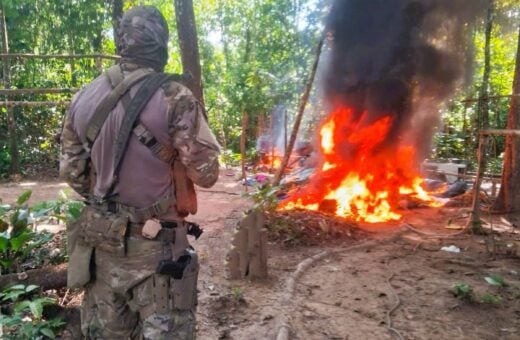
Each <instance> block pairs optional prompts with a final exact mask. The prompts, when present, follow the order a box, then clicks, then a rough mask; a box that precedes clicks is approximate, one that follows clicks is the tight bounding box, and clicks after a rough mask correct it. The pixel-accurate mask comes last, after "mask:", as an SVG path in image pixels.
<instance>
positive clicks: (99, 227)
mask: <svg viewBox="0 0 520 340" xmlns="http://www.w3.org/2000/svg"><path fill="white" fill-rule="evenodd" d="M85 211H86V212H85V219H84V220H83V221H82V223H81V233H80V239H81V240H82V241H83V242H84V243H85V244H86V245H89V246H91V247H95V248H96V249H99V250H101V251H104V252H107V253H111V254H115V255H118V256H124V255H125V235H126V230H127V228H128V222H129V220H128V216H125V215H122V214H119V213H111V212H107V211H101V210H98V209H96V208H95V207H92V206H87V207H85Z"/></svg>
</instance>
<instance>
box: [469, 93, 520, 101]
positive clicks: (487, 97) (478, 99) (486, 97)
mask: <svg viewBox="0 0 520 340" xmlns="http://www.w3.org/2000/svg"><path fill="white" fill-rule="evenodd" d="M519 96H520V94H518V93H517V94H505V95H497V96H483V97H482V98H468V99H464V100H461V101H460V102H461V103H471V102H478V101H482V100H492V99H503V98H512V97H519Z"/></svg>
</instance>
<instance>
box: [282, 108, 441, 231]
mask: <svg viewBox="0 0 520 340" xmlns="http://www.w3.org/2000/svg"><path fill="white" fill-rule="evenodd" d="M368 116H369V115H368V113H367V112H364V113H363V114H361V115H360V117H354V114H353V110H352V109H350V108H347V107H340V108H338V109H336V110H335V111H334V112H333V113H332V114H331V115H330V116H329V118H328V119H327V120H326V121H325V122H324V123H323V124H322V125H321V128H320V146H321V152H322V155H323V160H322V163H321V166H320V167H319V168H318V170H317V172H316V173H315V174H314V175H313V177H312V178H311V182H310V183H309V184H308V185H306V186H305V187H303V188H299V189H298V190H297V191H295V192H293V193H292V195H291V196H290V197H289V198H288V199H287V200H285V201H283V202H281V204H280V206H279V209H281V210H290V209H294V208H300V209H307V210H332V211H333V212H334V213H335V214H336V215H338V216H342V217H349V218H353V219H355V220H356V221H365V222H368V223H378V222H385V221H391V220H399V219H400V218H401V217H402V215H401V214H400V213H399V212H397V211H396V210H397V207H398V206H399V200H401V199H402V197H403V195H408V196H410V197H413V198H414V199H417V200H421V201H424V202H426V203H428V204H430V205H438V203H437V202H435V201H434V200H433V199H432V198H431V197H430V196H429V195H428V193H427V192H426V191H425V190H424V189H423V188H422V186H421V184H422V183H423V179H422V178H421V177H420V176H419V173H418V171H417V170H416V169H417V167H416V159H415V149H414V147H413V145H387V144H389V143H387V142H386V140H387V137H388V134H389V132H390V129H391V127H392V120H393V117H392V116H391V115H385V116H383V117H382V118H379V119H377V120H375V121H373V122H370V121H369V117H368ZM367 121H368V122H367Z"/></svg>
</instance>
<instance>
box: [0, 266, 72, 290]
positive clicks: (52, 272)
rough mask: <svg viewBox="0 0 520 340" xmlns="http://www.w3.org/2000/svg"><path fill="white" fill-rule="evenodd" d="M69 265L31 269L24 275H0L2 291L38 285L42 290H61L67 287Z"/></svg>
mask: <svg viewBox="0 0 520 340" xmlns="http://www.w3.org/2000/svg"><path fill="white" fill-rule="evenodd" d="M67 267H68V266H67V263H62V264H59V265H57V266H48V267H43V268H39V269H31V270H28V271H26V272H24V273H14V274H7V275H0V289H5V288H7V287H10V286H13V285H16V284H24V285H30V284H31V285H37V286H40V287H42V289H44V290H47V289H59V288H62V287H65V286H67Z"/></svg>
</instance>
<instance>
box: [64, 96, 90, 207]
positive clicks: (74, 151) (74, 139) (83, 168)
mask: <svg viewBox="0 0 520 340" xmlns="http://www.w3.org/2000/svg"><path fill="white" fill-rule="evenodd" d="M74 99H76V97H74ZM74 99H73V100H74ZM60 138H61V156H60V177H61V178H63V179H64V180H65V181H66V182H67V183H68V184H69V185H70V186H71V187H72V189H74V191H76V192H77V193H78V194H80V195H81V196H83V197H85V198H88V197H89V196H90V191H91V175H90V153H89V152H87V150H86V149H85V148H84V147H83V144H82V143H81V141H80V139H79V137H78V135H77V134H76V131H75V130H74V126H73V124H72V119H71V117H70V114H69V111H67V113H66V114H65V120H64V123H63V130H62V132H61V137H60Z"/></svg>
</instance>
